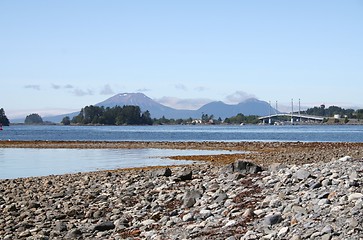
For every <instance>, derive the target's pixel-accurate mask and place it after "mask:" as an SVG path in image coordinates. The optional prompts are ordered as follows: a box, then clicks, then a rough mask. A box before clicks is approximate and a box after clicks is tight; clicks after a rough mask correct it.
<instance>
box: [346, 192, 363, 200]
mask: <svg viewBox="0 0 363 240" xmlns="http://www.w3.org/2000/svg"><path fill="white" fill-rule="evenodd" d="M362 198H363V194H362V193H352V194H350V195H349V196H348V201H355V200H358V199H362Z"/></svg>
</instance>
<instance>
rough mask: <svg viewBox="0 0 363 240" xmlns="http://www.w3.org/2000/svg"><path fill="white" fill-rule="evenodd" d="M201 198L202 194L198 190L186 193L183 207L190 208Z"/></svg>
mask: <svg viewBox="0 0 363 240" xmlns="http://www.w3.org/2000/svg"><path fill="white" fill-rule="evenodd" d="M201 197H202V193H201V192H199V191H198V190H190V191H187V192H186V193H185V195H184V197H183V205H184V206H185V207H186V208H191V207H193V206H194V204H195V203H196V201H197V199H199V198H201Z"/></svg>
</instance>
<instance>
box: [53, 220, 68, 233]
mask: <svg viewBox="0 0 363 240" xmlns="http://www.w3.org/2000/svg"><path fill="white" fill-rule="evenodd" d="M54 230H55V231H57V232H63V231H67V225H66V224H65V223H64V222H62V221H56V222H55V228H54Z"/></svg>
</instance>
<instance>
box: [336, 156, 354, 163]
mask: <svg viewBox="0 0 363 240" xmlns="http://www.w3.org/2000/svg"><path fill="white" fill-rule="evenodd" d="M351 159H352V158H351V157H350V156H345V157H342V158H339V160H338V161H340V162H346V161H350V160H351Z"/></svg>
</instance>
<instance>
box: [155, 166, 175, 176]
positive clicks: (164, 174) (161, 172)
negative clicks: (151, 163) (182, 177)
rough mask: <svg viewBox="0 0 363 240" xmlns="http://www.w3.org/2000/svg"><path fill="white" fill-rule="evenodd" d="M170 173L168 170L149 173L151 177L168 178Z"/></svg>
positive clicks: (163, 169)
mask: <svg viewBox="0 0 363 240" xmlns="http://www.w3.org/2000/svg"><path fill="white" fill-rule="evenodd" d="M171 174H172V171H171V169H170V168H162V169H157V170H154V171H152V172H151V176H152V177H170V176H171Z"/></svg>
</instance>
